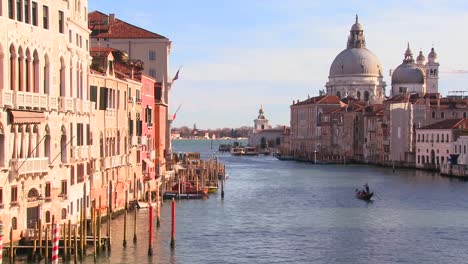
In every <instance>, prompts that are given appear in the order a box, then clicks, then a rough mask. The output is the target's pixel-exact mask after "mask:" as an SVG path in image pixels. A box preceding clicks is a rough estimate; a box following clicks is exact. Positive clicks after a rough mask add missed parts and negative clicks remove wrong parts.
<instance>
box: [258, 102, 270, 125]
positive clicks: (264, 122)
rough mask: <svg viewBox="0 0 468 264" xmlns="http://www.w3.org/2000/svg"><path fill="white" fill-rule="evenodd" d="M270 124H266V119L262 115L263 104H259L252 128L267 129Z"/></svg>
mask: <svg viewBox="0 0 468 264" xmlns="http://www.w3.org/2000/svg"><path fill="white" fill-rule="evenodd" d="M269 128H270V125H269V124H268V119H266V118H265V116H264V115H263V106H260V110H258V117H257V119H255V120H254V130H263V129H269Z"/></svg>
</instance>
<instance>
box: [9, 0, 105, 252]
mask: <svg viewBox="0 0 468 264" xmlns="http://www.w3.org/2000/svg"><path fill="white" fill-rule="evenodd" d="M17 3H18V4H16V2H13V1H2V2H1V3H0V11H1V10H3V12H0V24H1V25H2V28H3V30H2V31H1V32H0V87H1V90H0V107H1V108H2V111H1V112H0V132H1V134H0V167H1V170H0V181H1V182H2V186H1V190H0V206H1V210H0V220H1V222H2V223H3V228H4V231H6V230H8V229H9V228H13V239H14V240H17V239H18V238H19V236H20V234H21V233H23V235H28V234H29V232H25V231H27V230H30V229H32V228H34V226H35V224H36V223H37V222H38V220H39V219H41V220H42V223H50V222H51V219H52V216H55V219H56V220H57V221H58V222H59V223H63V222H64V221H65V220H66V219H71V220H72V222H73V223H74V222H76V220H77V219H78V218H79V215H80V213H81V212H82V211H83V210H84V212H85V214H88V215H89V206H90V203H89V201H90V198H89V194H90V178H91V177H92V175H93V163H94V159H95V158H96V156H95V155H96V154H95V148H94V146H95V144H96V143H95V141H93V140H92V138H93V137H92V132H91V131H92V127H94V126H95V120H96V119H95V114H96V113H95V107H96V106H95V104H94V102H91V101H90V91H89V88H88V87H89V84H88V78H87V75H88V70H89V51H88V47H89V30H88V28H87V6H88V1H86V0H83V1H80V2H77V3H76V4H72V3H71V2H69V1H68V2H67V1H43V0H38V1H34V2H30V1H24V2H23V1H18V2H17ZM3 242H4V243H5V242H8V239H7V238H6V237H4V240H3Z"/></svg>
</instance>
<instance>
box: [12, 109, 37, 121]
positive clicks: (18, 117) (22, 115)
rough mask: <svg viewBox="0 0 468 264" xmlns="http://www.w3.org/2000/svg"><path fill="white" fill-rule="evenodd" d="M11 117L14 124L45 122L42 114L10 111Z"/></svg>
mask: <svg viewBox="0 0 468 264" xmlns="http://www.w3.org/2000/svg"><path fill="white" fill-rule="evenodd" d="M11 115H12V116H13V123H14V124H24V123H41V122H43V121H45V115H44V113H43V112H32V111H11Z"/></svg>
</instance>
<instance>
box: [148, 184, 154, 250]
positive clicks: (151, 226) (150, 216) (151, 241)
mask: <svg viewBox="0 0 468 264" xmlns="http://www.w3.org/2000/svg"><path fill="white" fill-rule="evenodd" d="M148 210H149V235H148V256H152V255H153V205H152V204H151V189H150V192H149V194H148Z"/></svg>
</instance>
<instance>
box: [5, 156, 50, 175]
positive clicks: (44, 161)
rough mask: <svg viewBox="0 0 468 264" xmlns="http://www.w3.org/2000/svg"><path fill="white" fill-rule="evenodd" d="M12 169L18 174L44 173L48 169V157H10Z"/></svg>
mask: <svg viewBox="0 0 468 264" xmlns="http://www.w3.org/2000/svg"><path fill="white" fill-rule="evenodd" d="M10 162H11V168H12V170H13V171H14V172H15V173H16V174H18V175H24V174H29V173H31V174H33V173H46V172H47V171H48V165H49V158H48V157H46V158H28V159H12V160H11V161H10Z"/></svg>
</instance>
